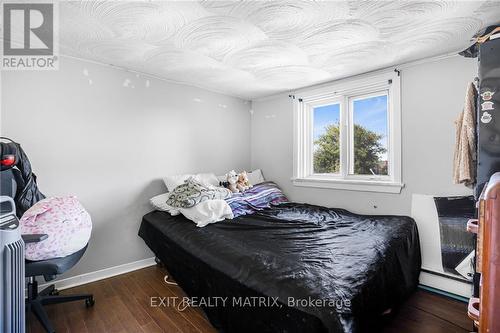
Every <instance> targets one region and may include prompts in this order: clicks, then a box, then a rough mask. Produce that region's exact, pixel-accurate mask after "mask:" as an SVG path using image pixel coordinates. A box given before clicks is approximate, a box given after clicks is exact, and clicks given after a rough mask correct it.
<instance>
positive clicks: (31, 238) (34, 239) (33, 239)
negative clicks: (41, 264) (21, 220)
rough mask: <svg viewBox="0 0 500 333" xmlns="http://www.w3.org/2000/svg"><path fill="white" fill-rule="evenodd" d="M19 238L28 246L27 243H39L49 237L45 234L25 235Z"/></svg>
mask: <svg viewBox="0 0 500 333" xmlns="http://www.w3.org/2000/svg"><path fill="white" fill-rule="evenodd" d="M21 237H22V238H23V241H24V243H25V244H28V243H38V242H41V241H43V240H44V239H47V238H48V237H49V235H47V234H25V235H21Z"/></svg>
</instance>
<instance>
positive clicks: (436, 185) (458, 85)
mask: <svg viewBox="0 0 500 333" xmlns="http://www.w3.org/2000/svg"><path fill="white" fill-rule="evenodd" d="M476 63H477V60H475V59H465V58H462V57H458V56H456V57H452V58H447V59H442V60H439V61H433V62H427V63H422V64H419V65H414V66H411V67H407V68H404V69H403V70H402V83H401V85H402V86H401V87H402V95H401V100H402V138H403V139H402V151H403V157H402V167H403V170H402V171H403V182H404V183H405V184H406V186H405V188H403V190H402V192H401V194H382V193H370V192H357V191H345V190H332V189H317V188H305V187H296V186H293V185H292V182H291V181H290V178H291V177H292V172H293V162H292V156H293V150H292V149H293V147H292V145H293V115H292V101H291V100H290V98H288V94H281V95H278V96H276V97H272V98H267V99H263V100H260V101H259V100H257V101H254V102H253V103H252V109H253V116H252V148H251V151H252V167H253V168H261V169H262V170H264V174H265V177H266V179H271V180H275V181H277V182H278V184H279V185H280V186H281V187H282V188H283V189H284V191H285V193H286V194H287V195H288V196H289V198H290V199H291V200H293V201H299V202H308V203H314V204H319V205H325V206H329V207H341V208H346V209H349V210H352V211H354V212H358V213H373V214H389V213H390V214H405V215H409V214H410V209H411V195H412V194H413V193H418V194H431V195H453V194H469V193H471V191H470V190H468V189H467V188H465V187H464V186H462V185H453V183H452V170H453V167H452V165H453V164H452V162H453V149H454V148H453V147H454V140H455V127H454V121H455V119H456V118H457V116H458V114H459V112H460V111H461V110H462V108H463V104H464V97H465V89H466V86H467V84H468V82H470V81H472V80H473V78H474V77H475V76H476V75H477V74H476V73H477V65H476ZM375 207H377V208H375Z"/></svg>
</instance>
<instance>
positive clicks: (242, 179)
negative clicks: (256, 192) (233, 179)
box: [236, 171, 252, 192]
mask: <svg viewBox="0 0 500 333" xmlns="http://www.w3.org/2000/svg"><path fill="white" fill-rule="evenodd" d="M236 188H237V189H238V190H240V192H244V191H246V190H248V189H249V188H252V184H250V181H249V180H248V174H247V172H246V171H242V172H241V173H240V174H239V175H238V182H237V183H236Z"/></svg>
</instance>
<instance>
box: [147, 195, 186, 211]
mask: <svg viewBox="0 0 500 333" xmlns="http://www.w3.org/2000/svg"><path fill="white" fill-rule="evenodd" d="M169 195H170V193H168V192H167V193H163V194H160V195H157V196H155V197H152V198H151V199H149V203H151V205H152V206H153V207H154V208H155V209H156V210H161V211H163V212H168V213H170V215H172V216H175V215H179V214H180V211H179V209H177V208H175V207H172V206H170V205H167V199H168V196H169Z"/></svg>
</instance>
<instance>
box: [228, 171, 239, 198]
mask: <svg viewBox="0 0 500 333" xmlns="http://www.w3.org/2000/svg"><path fill="white" fill-rule="evenodd" d="M226 180H227V183H228V184H227V188H228V189H229V190H230V191H231V192H233V193H238V192H239V190H238V187H237V186H236V184H237V183H238V174H237V173H236V171H234V170H231V171H229V173H227V174H226Z"/></svg>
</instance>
